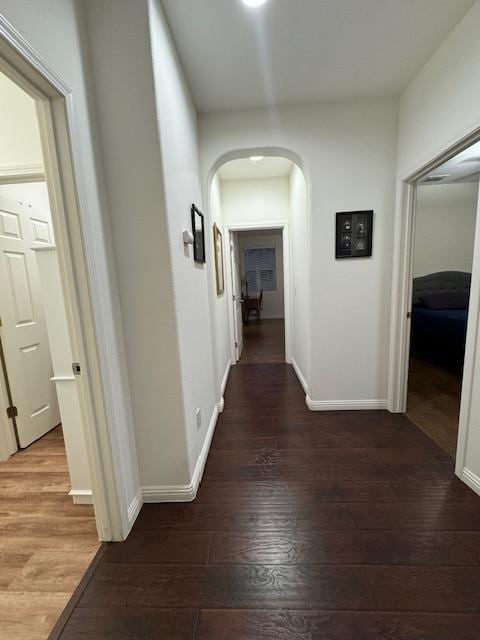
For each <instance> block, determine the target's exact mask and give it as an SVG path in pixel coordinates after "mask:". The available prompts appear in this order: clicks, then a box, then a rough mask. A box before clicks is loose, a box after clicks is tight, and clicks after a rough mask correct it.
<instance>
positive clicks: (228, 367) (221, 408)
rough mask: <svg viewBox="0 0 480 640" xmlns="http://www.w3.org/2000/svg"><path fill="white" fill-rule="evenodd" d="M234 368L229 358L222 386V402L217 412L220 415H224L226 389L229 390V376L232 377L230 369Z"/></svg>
mask: <svg viewBox="0 0 480 640" xmlns="http://www.w3.org/2000/svg"><path fill="white" fill-rule="evenodd" d="M231 368H232V361H231V359H230V358H229V359H228V362H227V366H226V367H225V372H224V374H223V378H222V382H221V384H220V393H221V395H222V397H221V399H220V402H217V410H218V413H222V411H223V409H224V407H225V400H224V398H223V396H224V394H225V389H226V388H227V382H228V376H229V375H230V369H231Z"/></svg>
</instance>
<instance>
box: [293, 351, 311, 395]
mask: <svg viewBox="0 0 480 640" xmlns="http://www.w3.org/2000/svg"><path fill="white" fill-rule="evenodd" d="M292 367H293V369H294V371H295V373H296V374H297V378H298V379H299V380H300V384H301V385H302V387H303V390H304V391H305V394H306V395H307V396H308V384H307V381H306V380H305V376H304V375H303V373H302V370H301V369H300V367H299V366H298V364H297V361H296V360H295V358H293V357H292Z"/></svg>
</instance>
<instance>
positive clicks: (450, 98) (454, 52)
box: [398, 2, 480, 177]
mask: <svg viewBox="0 0 480 640" xmlns="http://www.w3.org/2000/svg"><path fill="white" fill-rule="evenodd" d="M479 33H480V2H476V3H475V4H474V6H473V7H472V9H470V11H469V12H468V13H467V14H466V16H465V17H464V18H463V19H462V20H461V21H460V22H459V23H458V25H457V26H456V27H455V29H454V30H453V31H452V32H451V33H450V35H449V36H448V37H447V39H446V40H445V41H444V42H443V43H442V45H441V46H440V47H439V49H437V51H436V52H435V53H434V55H433V56H432V57H431V58H430V60H429V61H428V62H427V64H426V65H425V66H424V67H423V68H422V69H421V70H420V71H419V73H418V74H417V76H416V77H415V78H414V80H413V81H412V82H411V83H410V85H409V86H408V88H407V89H406V91H405V92H404V94H403V95H402V97H401V100H400V125H399V147H398V173H399V175H400V176H402V177H406V176H407V175H408V174H409V173H411V172H414V171H415V170H417V169H418V168H419V167H421V166H422V165H423V164H425V163H426V162H427V161H430V160H431V159H432V158H434V157H435V156H436V155H437V154H439V153H440V152H442V151H444V150H445V149H446V148H447V147H448V146H449V145H450V144H453V143H455V142H456V141H457V140H458V139H459V138H460V137H461V136H463V135H464V134H466V133H467V132H468V131H469V130H471V129H473V128H476V127H478V124H479V112H480V82H478V66H479V64H480V38H479V37H478V35H479Z"/></svg>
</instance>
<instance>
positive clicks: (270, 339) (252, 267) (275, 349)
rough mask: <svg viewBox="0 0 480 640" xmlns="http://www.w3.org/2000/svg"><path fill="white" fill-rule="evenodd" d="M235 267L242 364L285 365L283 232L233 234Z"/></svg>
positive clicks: (278, 230) (266, 231)
mask: <svg viewBox="0 0 480 640" xmlns="http://www.w3.org/2000/svg"><path fill="white" fill-rule="evenodd" d="M232 242H233V243H234V248H233V251H232V252H231V253H232V267H233V269H234V273H235V277H236V278H239V280H240V282H239V283H238V284H237V286H236V288H237V289H238V288H239V289H240V295H241V300H240V306H241V319H239V317H238V311H237V310H236V323H237V324H238V323H239V320H241V327H238V329H237V331H238V332H239V333H240V331H241V333H242V336H241V341H240V344H241V345H242V348H241V350H240V349H239V350H238V361H239V363H240V364H252V363H274V362H277V363H278V362H285V287H284V261H283V230H282V229H256V230H250V231H237V232H233V233H232Z"/></svg>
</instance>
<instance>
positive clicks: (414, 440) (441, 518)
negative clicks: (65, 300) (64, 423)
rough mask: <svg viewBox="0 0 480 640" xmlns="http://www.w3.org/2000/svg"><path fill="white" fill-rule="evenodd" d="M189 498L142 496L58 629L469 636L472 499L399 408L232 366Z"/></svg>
mask: <svg viewBox="0 0 480 640" xmlns="http://www.w3.org/2000/svg"><path fill="white" fill-rule="evenodd" d="M225 401H226V404H225V411H224V413H223V414H222V415H221V417H220V419H219V422H218V425H217V430H216V434H215V437H214V440H213V443H212V449H211V452H210V456H209V460H208V463H207V467H206V471H205V476H204V479H203V482H202V485H201V487H200V490H199V493H198V497H197V499H196V501H195V502H193V503H190V504H158V505H152V504H150V505H145V506H144V507H143V509H142V511H141V514H140V516H139V519H138V521H137V523H136V525H135V527H134V530H133V532H132V534H131V536H130V537H129V538H128V540H127V541H126V542H125V543H122V544H112V545H108V546H107V548H106V551H105V553H104V555H103V557H102V559H101V560H100V563H99V565H98V566H97V568H96V570H95V571H94V573H93V576H92V577H91V579H90V581H89V583H88V585H87V587H86V589H85V590H84V592H83V595H82V597H81V598H80V600H79V602H78V604H77V606H76V607H75V609H74V610H73V613H72V615H71V617H70V619H69V620H68V622H67V624H66V626H65V628H64V630H63V633H62V635H61V638H62V640H80V639H82V640H85V639H87V638H88V639H89V640H113V639H115V640H133V639H135V640H140V639H141V640H154V639H155V640H160V639H161V640H166V639H169V640H170V639H172V640H194V639H197V640H478V638H479V637H480V631H479V629H480V614H479V613H480V498H479V497H477V496H476V495H475V494H474V493H473V492H472V491H470V490H469V489H468V488H467V487H466V486H465V485H463V484H462V483H461V482H460V481H459V480H458V479H456V478H455V477H454V471H453V463H452V460H451V459H450V457H449V456H448V455H446V454H445V453H444V452H443V451H442V450H441V449H439V448H438V447H437V446H436V445H435V444H434V443H433V442H432V441H431V440H430V439H429V438H427V437H426V436H425V435H424V434H423V433H422V432H421V431H420V430H419V429H417V428H416V427H414V426H413V425H412V424H411V422H410V421H409V420H408V419H407V418H406V417H405V416H401V415H391V414H389V413H387V412H374V411H363V412H328V413H312V412H309V411H308V409H307V408H306V406H305V398H304V394H303V392H302V389H301V387H300V384H299V383H298V381H297V379H296V378H295V374H294V372H293V370H292V369H291V367H289V366H287V365H282V364H259V365H245V366H237V367H234V368H233V370H232V373H231V377H230V381H229V384H228V388H227V392H226V396H225Z"/></svg>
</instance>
